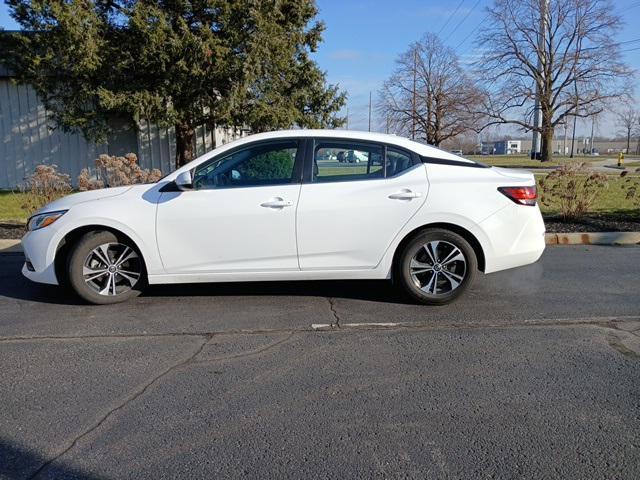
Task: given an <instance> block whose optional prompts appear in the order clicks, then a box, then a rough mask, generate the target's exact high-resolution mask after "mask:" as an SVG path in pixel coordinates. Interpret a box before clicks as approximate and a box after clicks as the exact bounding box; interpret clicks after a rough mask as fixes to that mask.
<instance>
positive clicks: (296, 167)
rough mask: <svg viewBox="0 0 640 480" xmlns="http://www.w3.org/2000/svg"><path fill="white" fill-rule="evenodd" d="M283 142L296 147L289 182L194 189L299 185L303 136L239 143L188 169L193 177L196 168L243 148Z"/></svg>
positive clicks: (301, 170) (302, 159)
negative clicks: (293, 144) (294, 144)
mask: <svg viewBox="0 0 640 480" xmlns="http://www.w3.org/2000/svg"><path fill="white" fill-rule="evenodd" d="M284 143H296V144H297V147H296V158H295V159H294V162H293V172H292V174H291V181H290V182H289V183H273V184H265V185H247V186H234V187H226V186H219V187H216V188H210V189H197V190H195V191H208V190H226V189H231V188H233V189H243V188H260V187H274V186H278V185H299V184H300V183H302V178H303V175H302V173H303V167H304V163H305V161H304V160H305V146H306V143H307V142H306V139H305V138H304V137H283V138H273V139H269V140H261V141H257V142H251V143H247V144H244V145H240V146H238V147H235V148H232V149H230V150H227V151H225V152H223V153H221V154H219V155H215V156H213V157H211V158H210V159H208V160H207V161H206V162H203V163H201V164H200V165H197V166H195V167H194V168H192V169H191V170H190V172H191V176H192V178H194V177H195V173H196V171H197V170H199V169H202V168H206V167H207V166H208V165H210V164H211V163H214V162H217V161H218V160H220V159H222V158H225V157H228V156H231V155H235V154H237V153H238V152H241V151H243V150H247V149H250V148H256V147H257V148H260V147H267V146H269V145H279V144H284Z"/></svg>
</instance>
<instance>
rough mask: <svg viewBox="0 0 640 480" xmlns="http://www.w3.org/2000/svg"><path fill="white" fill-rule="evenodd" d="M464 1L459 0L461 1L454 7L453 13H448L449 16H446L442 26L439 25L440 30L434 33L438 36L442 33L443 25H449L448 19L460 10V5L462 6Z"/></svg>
mask: <svg viewBox="0 0 640 480" xmlns="http://www.w3.org/2000/svg"><path fill="white" fill-rule="evenodd" d="M464 2H465V0H461V2H460V3H459V4H458V6H457V7H456V9H455V10H454V11H453V13H452V14H451V15H449V18H447V21H446V22H444V25H442V26H441V27H440V30H438V33H436V36H439V35H440V34H441V33H442V31H443V30H444V29H445V27H446V26H447V25H449V21H450V20H451V19H452V18H453V17H455V15H456V13H458V10H460V7H461V6H462V4H463V3H464Z"/></svg>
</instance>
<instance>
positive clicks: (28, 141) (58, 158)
mask: <svg viewBox="0 0 640 480" xmlns="http://www.w3.org/2000/svg"><path fill="white" fill-rule="evenodd" d="M245 133H246V132H245V131H243V130H240V129H225V128H215V129H210V128H206V127H204V126H203V127H199V128H198V129H197V130H196V142H195V152H196V155H202V154H203V153H206V152H208V151H210V150H212V149H213V148H215V146H216V145H222V144H224V143H227V142H228V141H231V140H233V139H235V138H238V137H240V136H242V135H244V134H245ZM135 137H136V140H137V144H135V143H133V141H132V142H127V143H132V144H131V145H130V146H129V145H125V146H124V147H123V145H122V142H120V143H119V145H118V148H119V149H120V150H122V149H123V148H125V149H126V150H128V151H130V152H133V153H136V154H137V155H138V159H139V163H140V166H141V167H142V168H158V169H160V170H161V171H162V172H163V173H168V172H170V171H171V170H173V168H174V163H175V151H176V139H175V132H174V130H173V129H172V128H160V127H158V126H157V125H154V124H152V123H150V122H148V121H143V122H141V123H140V125H139V130H138V132H137V135H136V136H135ZM132 138H133V137H132ZM0 139H1V142H0V189H13V188H16V187H17V186H18V185H19V184H20V183H21V182H22V181H23V179H24V178H25V177H26V176H28V175H30V174H31V173H32V172H33V170H34V168H35V167H36V166H37V165H40V164H43V163H44V164H49V165H51V164H55V165H58V170H59V171H60V172H63V173H67V174H69V175H70V176H71V179H72V181H73V182H74V183H75V181H76V179H77V177H78V175H79V174H80V171H81V170H82V169H83V168H86V167H89V166H93V162H94V160H95V159H96V158H97V157H98V155H100V154H102V153H111V152H110V151H109V145H108V144H105V145H97V144H94V143H91V142H87V141H86V140H85V139H84V137H83V136H82V135H80V134H67V133H63V132H62V131H59V130H52V129H51V128H49V126H48V124H47V118H46V111H45V109H44V107H43V105H42V104H41V103H40V101H39V100H38V98H37V95H36V93H35V91H34V90H33V89H32V88H31V87H29V86H25V85H17V84H15V83H14V82H12V81H11V79H10V78H8V77H4V78H2V77H0ZM127 147H130V148H127Z"/></svg>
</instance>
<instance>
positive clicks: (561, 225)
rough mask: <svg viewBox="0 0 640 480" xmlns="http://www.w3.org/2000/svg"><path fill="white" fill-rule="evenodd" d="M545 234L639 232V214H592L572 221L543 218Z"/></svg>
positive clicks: (551, 217) (550, 217)
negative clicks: (545, 228)
mask: <svg viewBox="0 0 640 480" xmlns="http://www.w3.org/2000/svg"><path fill="white" fill-rule="evenodd" d="M544 224H545V226H546V227H547V232H550V233H569V232H640V214H638V215H613V214H610V215H605V214H601V215H598V214H593V215H590V216H588V217H584V218H581V219H579V220H573V221H563V220H562V218H561V217H558V216H545V217H544Z"/></svg>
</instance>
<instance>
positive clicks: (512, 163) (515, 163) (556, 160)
mask: <svg viewBox="0 0 640 480" xmlns="http://www.w3.org/2000/svg"><path fill="white" fill-rule="evenodd" d="M466 158H469V159H470V160H475V161H477V162H481V163H486V164H488V165H493V166H495V167H526V168H531V167H545V168H548V167H557V166H559V165H563V164H564V163H567V162H598V161H602V160H608V159H611V164H612V165H615V164H616V162H617V161H618V157H617V156H616V155H615V154H612V155H601V156H583V157H574V158H569V157H563V156H560V155H555V156H554V157H553V160H551V161H550V162H541V161H539V160H531V159H530V158H529V156H528V155H467V156H466ZM636 162H638V164H640V162H639V161H638V157H633V156H627V157H626V158H625V166H627V165H630V164H632V163H633V164H634V165H635V163H636Z"/></svg>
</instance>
